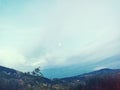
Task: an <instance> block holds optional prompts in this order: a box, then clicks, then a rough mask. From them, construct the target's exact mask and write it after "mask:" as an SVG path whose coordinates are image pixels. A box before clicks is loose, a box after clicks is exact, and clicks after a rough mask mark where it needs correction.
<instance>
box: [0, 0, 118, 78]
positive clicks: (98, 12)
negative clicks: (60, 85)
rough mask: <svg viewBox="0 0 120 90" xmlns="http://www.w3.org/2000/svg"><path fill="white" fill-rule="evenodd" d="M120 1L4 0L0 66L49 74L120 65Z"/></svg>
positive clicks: (0, 13) (0, 6)
mask: <svg viewBox="0 0 120 90" xmlns="http://www.w3.org/2000/svg"><path fill="white" fill-rule="evenodd" d="M119 9H120V1H119V0H12V1H11V0H0V65H3V66H6V67H10V68H14V69H16V70H20V71H23V72H24V71H32V70H33V69H34V68H35V67H38V66H41V70H42V72H43V74H44V75H45V76H47V77H49V78H55V77H66V76H74V75H78V74H80V73H86V72H91V71H94V70H98V69H102V68H112V69H116V68H120V25H119V24H120V10H119Z"/></svg>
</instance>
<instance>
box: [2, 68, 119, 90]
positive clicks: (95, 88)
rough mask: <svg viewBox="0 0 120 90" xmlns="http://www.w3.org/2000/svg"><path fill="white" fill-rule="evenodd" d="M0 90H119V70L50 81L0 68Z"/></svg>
mask: <svg viewBox="0 0 120 90" xmlns="http://www.w3.org/2000/svg"><path fill="white" fill-rule="evenodd" d="M0 90H120V69H109V68H104V69H101V70H97V71H93V72H90V73H85V74H81V75H77V76H73V77H66V78H60V79H57V78H56V79H52V80H51V79H48V78H45V77H41V76H32V75H29V74H27V73H23V72H20V71H17V70H14V69H10V68H6V67H3V66H0Z"/></svg>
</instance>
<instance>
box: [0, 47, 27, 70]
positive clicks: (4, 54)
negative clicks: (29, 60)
mask: <svg viewBox="0 0 120 90" xmlns="http://www.w3.org/2000/svg"><path fill="white" fill-rule="evenodd" d="M25 62H26V60H25V57H24V56H23V55H22V54H21V53H18V52H16V51H14V50H13V49H12V50H11V49H0V65H2V66H6V67H11V68H18V66H22V65H24V64H25Z"/></svg>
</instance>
